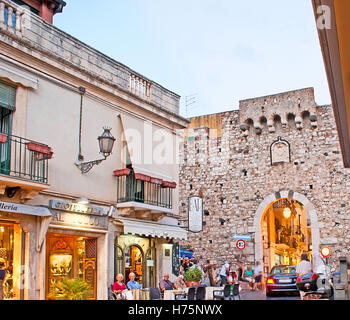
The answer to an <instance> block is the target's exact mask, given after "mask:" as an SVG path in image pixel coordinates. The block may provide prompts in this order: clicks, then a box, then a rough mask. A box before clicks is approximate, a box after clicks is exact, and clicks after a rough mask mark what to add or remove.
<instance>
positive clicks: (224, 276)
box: [220, 261, 230, 286]
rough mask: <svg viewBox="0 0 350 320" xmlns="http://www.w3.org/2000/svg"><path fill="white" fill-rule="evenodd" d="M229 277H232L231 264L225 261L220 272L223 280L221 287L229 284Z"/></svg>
mask: <svg viewBox="0 0 350 320" xmlns="http://www.w3.org/2000/svg"><path fill="white" fill-rule="evenodd" d="M229 275H230V263H229V262H228V261H225V263H224V264H223V266H222V267H221V270H220V278H221V282H220V286H223V285H225V284H228V283H227V277H228V276H229Z"/></svg>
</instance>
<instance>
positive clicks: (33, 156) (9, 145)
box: [0, 134, 51, 183]
mask: <svg viewBox="0 0 350 320" xmlns="http://www.w3.org/2000/svg"><path fill="white" fill-rule="evenodd" d="M5 135H6V134H5ZM4 140H5V139H4ZM28 144H31V145H35V146H39V148H40V147H44V148H45V147H47V146H46V145H44V144H42V143H38V142H35V141H33V140H28V139H25V138H22V137H17V136H14V135H7V139H6V141H4V142H1V143H0V174H3V175H8V176H12V177H17V178H22V179H26V180H30V181H35V182H40V183H48V160H49V159H50V158H51V155H48V154H44V153H41V152H37V151H33V150H30V149H29V148H28Z"/></svg>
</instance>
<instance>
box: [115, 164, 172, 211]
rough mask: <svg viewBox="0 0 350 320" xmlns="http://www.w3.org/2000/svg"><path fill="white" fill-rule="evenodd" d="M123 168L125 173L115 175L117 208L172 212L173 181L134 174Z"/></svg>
mask: <svg viewBox="0 0 350 320" xmlns="http://www.w3.org/2000/svg"><path fill="white" fill-rule="evenodd" d="M125 170H126V171H127V174H123V175H119V176H117V203H118V208H133V210H135V211H152V212H154V213H155V212H159V213H172V201H173V194H172V193H173V189H174V187H175V186H176V184H175V183H170V182H166V181H163V180H161V179H157V178H151V177H148V176H145V175H142V174H137V173H136V174H135V173H134V172H133V170H130V169H125Z"/></svg>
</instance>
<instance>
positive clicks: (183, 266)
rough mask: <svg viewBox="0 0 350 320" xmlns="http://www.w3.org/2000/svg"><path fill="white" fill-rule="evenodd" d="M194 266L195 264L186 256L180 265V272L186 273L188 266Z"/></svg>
mask: <svg viewBox="0 0 350 320" xmlns="http://www.w3.org/2000/svg"><path fill="white" fill-rule="evenodd" d="M192 266H193V264H192V263H191V262H190V259H188V257H185V258H184V260H183V262H182V264H181V266H180V273H181V274H182V275H184V274H185V272H186V270H187V269H188V268H191V267H192Z"/></svg>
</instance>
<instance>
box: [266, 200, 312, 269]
mask: <svg viewBox="0 0 350 320" xmlns="http://www.w3.org/2000/svg"><path fill="white" fill-rule="evenodd" d="M262 244H263V252H264V265H265V267H268V269H269V270H270V269H271V268H272V267H273V266H275V265H279V264H284V265H296V264H297V263H299V262H300V257H301V254H302V253H304V252H305V253H307V254H308V258H309V259H310V261H311V253H312V243H311V226H310V221H309V219H308V217H307V212H306V209H305V207H304V206H303V204H302V203H300V202H298V201H296V200H292V199H287V198H286V199H279V200H277V201H276V202H273V203H271V204H270V205H269V206H268V207H267V208H266V210H265V213H264V215H263V218H262Z"/></svg>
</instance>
